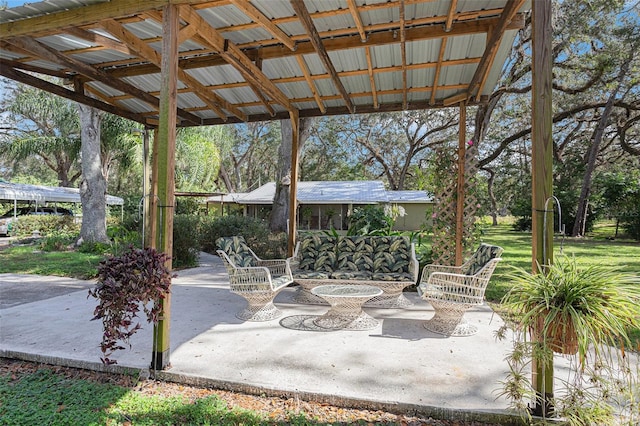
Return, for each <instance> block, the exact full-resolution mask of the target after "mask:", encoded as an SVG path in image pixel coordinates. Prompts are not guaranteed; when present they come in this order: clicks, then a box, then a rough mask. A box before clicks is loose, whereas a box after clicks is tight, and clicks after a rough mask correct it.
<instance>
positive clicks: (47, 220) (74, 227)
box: [10, 215, 80, 237]
mask: <svg viewBox="0 0 640 426" xmlns="http://www.w3.org/2000/svg"><path fill="white" fill-rule="evenodd" d="M10 226H11V231H10V232H11V235H13V236H16V237H28V236H31V235H32V234H33V232H34V231H36V230H37V231H39V232H40V235H41V236H48V235H49V234H54V233H60V232H62V233H65V234H72V233H76V234H79V233H80V224H78V223H75V218H74V217H73V216H56V215H25V216H19V217H17V218H16V219H15V220H13V221H12V222H11V225H10Z"/></svg>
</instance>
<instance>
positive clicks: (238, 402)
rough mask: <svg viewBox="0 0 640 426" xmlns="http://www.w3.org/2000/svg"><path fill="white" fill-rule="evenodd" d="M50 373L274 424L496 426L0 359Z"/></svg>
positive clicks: (2, 370) (3, 370)
mask: <svg viewBox="0 0 640 426" xmlns="http://www.w3.org/2000/svg"><path fill="white" fill-rule="evenodd" d="M43 368H46V369H50V370H52V371H54V372H55V373H56V374H61V375H64V376H65V377H69V378H74V379H82V380H88V381H93V382H98V383H110V384H113V385H118V386H122V387H126V388H130V389H131V390H132V391H133V392H138V393H141V394H144V395H159V396H178V395H179V396H183V397H186V398H188V399H189V400H191V401H194V400H196V399H198V398H203V397H206V396H209V395H217V396H218V397H219V398H220V399H222V400H224V401H225V402H227V404H228V405H229V406H230V407H239V408H244V409H249V410H254V411H257V412H262V413H264V414H266V415H267V416H268V418H270V419H273V420H274V421H283V420H285V419H286V415H287V413H291V412H304V413H306V414H307V417H309V418H314V419H317V421H318V423H339V424H349V423H353V422H357V421H365V422H371V423H372V424H373V423H376V424H389V425H392V424H396V425H402V426H499V425H496V424H488V423H479V422H462V421H455V420H436V419H431V418H429V419H425V418H419V417H412V416H405V415H398V414H393V413H386V412H382V411H369V410H355V409H347V408H341V407H335V406H331V405H327V404H319V403H313V402H305V401H300V400H295V399H285V398H270V397H259V396H253V395H245V394H241V393H236V392H227V391H220V390H215V389H207V388H198V387H192V386H184V385H179V384H175V383H167V382H160V381H155V380H141V381H140V380H137V379H136V378H133V377H130V376H124V375H119V374H110V373H101V372H96V371H90V370H83V369H78V368H69V367H60V366H53V365H45V364H38V363H33V362H27V361H19V360H12V359H5V358H0V375H2V376H5V377H10V378H11V380H19V379H20V377H21V376H23V375H26V374H30V373H34V372H35V371H37V370H38V369H43Z"/></svg>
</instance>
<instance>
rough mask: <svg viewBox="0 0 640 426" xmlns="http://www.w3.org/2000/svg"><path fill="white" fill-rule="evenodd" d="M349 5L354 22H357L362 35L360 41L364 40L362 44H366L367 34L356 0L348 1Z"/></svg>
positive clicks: (359, 32)
mask: <svg viewBox="0 0 640 426" xmlns="http://www.w3.org/2000/svg"><path fill="white" fill-rule="evenodd" d="M347 4H348V5H349V11H350V12H351V17H352V18H353V22H355V24H356V28H357V29H358V34H360V40H362V42H363V43H364V42H365V41H367V33H366V32H365V30H364V25H363V24H362V17H361V16H360V11H359V10H358V5H357V4H356V0H347Z"/></svg>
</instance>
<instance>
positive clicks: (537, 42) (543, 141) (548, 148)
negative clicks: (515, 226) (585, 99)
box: [531, 0, 553, 417]
mask: <svg viewBox="0 0 640 426" xmlns="http://www.w3.org/2000/svg"><path fill="white" fill-rule="evenodd" d="M531 7H532V38H533V57H532V66H531V69H532V79H531V80H532V81H531V83H532V90H531V93H532V108H531V113H532V117H531V122H532V126H531V174H532V176H531V200H532V204H531V205H532V212H531V213H532V214H531V217H532V224H531V227H532V232H533V235H532V255H531V258H532V259H531V261H532V269H533V273H538V272H540V273H545V271H538V267H537V265H538V264H539V265H541V266H542V265H549V264H550V263H551V262H552V261H553V210H551V211H550V212H549V213H550V214H549V216H547V220H546V224H547V228H546V229H544V223H545V220H544V215H545V214H547V213H546V212H545V204H546V201H547V199H549V197H551V196H552V195H553V139H552V102H551V83H552V73H551V71H552V64H553V62H552V56H551V40H552V34H551V0H537V1H534V2H532V4H531ZM549 364H550V365H549ZM532 369H533V370H532V383H533V386H534V389H535V391H536V394H537V395H536V396H537V399H536V403H535V407H534V410H533V412H534V414H536V415H539V416H545V417H546V416H548V415H549V414H550V413H551V411H552V409H553V407H552V406H551V401H552V398H553V358H552V360H551V362H547V363H544V362H541V361H540V360H537V359H534V360H533V366H532Z"/></svg>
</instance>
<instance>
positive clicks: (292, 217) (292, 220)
mask: <svg viewBox="0 0 640 426" xmlns="http://www.w3.org/2000/svg"><path fill="white" fill-rule="evenodd" d="M289 117H290V120H291V183H290V185H289V241H288V244H287V254H288V255H289V256H293V250H294V249H295V246H296V228H297V222H298V141H299V138H300V116H299V114H298V110H295V109H294V110H291V111H289Z"/></svg>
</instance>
